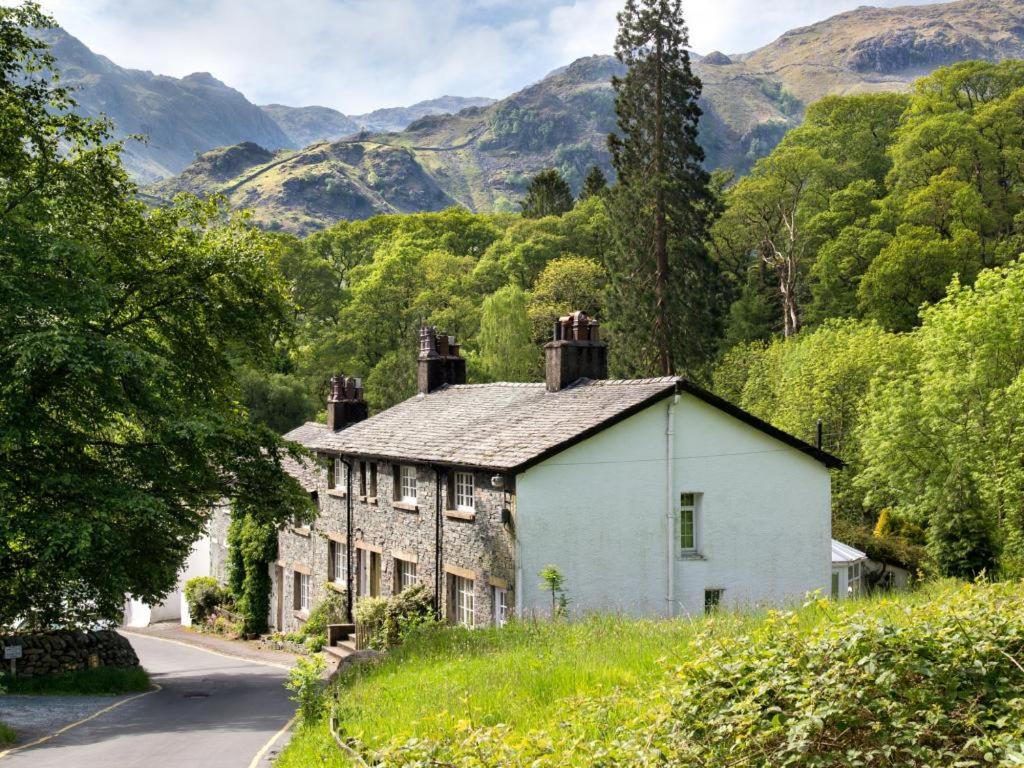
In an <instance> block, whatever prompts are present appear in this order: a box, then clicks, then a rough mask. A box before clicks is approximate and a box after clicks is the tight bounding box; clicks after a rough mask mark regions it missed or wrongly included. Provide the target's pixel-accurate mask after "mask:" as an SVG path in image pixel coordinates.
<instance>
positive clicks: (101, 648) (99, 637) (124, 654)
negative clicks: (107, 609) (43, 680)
mask: <svg viewBox="0 0 1024 768" xmlns="http://www.w3.org/2000/svg"><path fill="white" fill-rule="evenodd" d="M0 645H2V646H5V647H6V646H8V645H20V646H21V648H22V658H20V659H17V660H16V662H15V666H16V674H17V675H18V677H41V676H47V675H57V674H60V673H61V672H67V671H70V670H79V669H88V668H90V667H118V668H120V669H130V668H133V667H137V666H139V658H138V656H136V655H135V651H134V649H133V648H132V646H131V643H129V642H128V641H127V640H126V639H125V638H124V637H122V636H121V635H119V634H117V632H114V631H113V630H98V631H80V632H78V631H71V630H68V631H60V632H47V633H45V634H18V635H8V636H6V637H0ZM3 664H4V672H5V673H7V674H9V673H10V666H9V665H10V662H3Z"/></svg>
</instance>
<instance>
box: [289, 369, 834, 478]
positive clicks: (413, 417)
mask: <svg viewBox="0 0 1024 768" xmlns="http://www.w3.org/2000/svg"><path fill="white" fill-rule="evenodd" d="M677 390H683V391H687V392H690V393H691V394H694V395H696V396H698V397H700V398H701V399H703V400H705V401H706V402H709V403H711V404H712V405H714V406H716V407H718V408H721V409H723V410H726V411H727V412H729V413H731V414H732V415H734V416H737V417H738V418H741V419H743V420H744V421H747V422H748V423H750V424H751V425H753V426H754V427H756V428H758V429H761V430H762V431H765V432H767V433H768V434H771V435H772V436H773V437H776V438H778V439H781V440H783V441H785V442H787V443H789V444H790V445H793V446H794V447H796V448H798V449H799V450H802V451H804V452H806V453H809V454H810V455H812V456H814V458H816V459H818V460H819V461H822V462H823V463H825V464H826V465H827V466H840V465H841V462H839V460H838V459H836V458H835V457H832V456H829V455H828V454H826V453H824V452H822V451H819V450H818V449H816V448H814V447H813V446H810V445H807V444H806V443H804V442H802V441H800V440H797V438H795V437H793V436H791V435H787V434H785V433H783V432H781V431H779V430H777V429H775V428H774V427H772V426H770V425H768V424H766V423H764V422H762V421H760V420H759V419H757V418H755V417H754V416H751V415H750V414H748V413H746V412H745V411H742V410H740V409H739V408H736V407H735V406H732V405H730V404H728V403H726V402H725V401H724V400H721V399H720V398H717V397H715V396H714V395H712V394H711V393H709V392H706V391H705V390H703V389H700V388H699V387H697V386H696V385H693V384H692V383H691V382H689V381H687V380H686V379H682V378H679V377H675V376H668V377H663V378H656V379H631V380H600V381H597V380H590V379H581V380H580V381H578V382H576V383H575V384H573V385H572V386H570V387H567V388H565V389H563V390H561V391H559V392H548V391H547V390H546V388H545V386H544V384H508V383H499V384H461V385H455V386H447V387H443V388H441V389H439V390H437V391H435V392H431V393H430V394H428V395H417V396H415V397H412V398H410V399H408V400H406V401H404V402H402V403H399V404H398V405H396V406H394V407H392V408H389V409H388V410H386V411H383V412H381V413H378V414H377V415H375V416H372V417H371V418H369V419H367V420H366V421H363V422H360V423H358V424H354V425H352V426H351V427H348V428H347V429H344V430H341V431H340V432H331V431H328V430H326V428H324V430H323V432H321V433H320V435H319V436H318V437H317V438H315V439H314V440H313V441H312V443H311V445H310V446H309V447H310V448H312V449H313V450H320V451H327V452H332V453H342V454H348V455H354V456H366V457H372V458H378V459H385V460H388V459H390V460H398V461H412V462H417V463H423V464H439V465H444V466H456V467H471V468H476V469H485V470H493V471H498V472H506V471H513V470H515V471H522V470H524V469H526V468H527V467H529V466H532V465H533V464H536V463H538V462H540V461H543V460H544V459H546V458H548V457H549V456H552V455H554V454H556V453H559V452H560V451H563V450H565V449H566V448H568V447H569V446H571V445H573V444H574V443H577V442H579V441H581V440H584V439H586V438H587V437H590V436H591V435H593V434H595V433H597V432H599V431H601V430H602V429H605V428H607V427H609V426H611V425H612V424H615V423H617V422H619V421H621V420H623V419H625V418H628V417H629V416H632V415H633V414H635V413H638V412H639V411H641V410H643V409H644V408H647V407H648V406H650V405H652V404H653V403H655V402H657V401H659V400H661V399H663V398H665V397H668V396H669V395H671V394H672V393H673V392H675V391H677ZM307 426H308V425H307Z"/></svg>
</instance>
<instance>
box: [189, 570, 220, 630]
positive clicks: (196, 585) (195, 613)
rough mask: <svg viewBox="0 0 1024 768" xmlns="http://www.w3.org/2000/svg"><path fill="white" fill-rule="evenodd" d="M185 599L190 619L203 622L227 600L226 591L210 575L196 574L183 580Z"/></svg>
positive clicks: (198, 622) (199, 622)
mask: <svg viewBox="0 0 1024 768" xmlns="http://www.w3.org/2000/svg"><path fill="white" fill-rule="evenodd" d="M185 599H186V600H187V601H188V613H189V615H190V616H191V617H192V621H194V622H196V623H197V624H205V623H206V622H207V621H208V620H209V618H210V616H212V615H213V612H214V611H215V610H217V608H219V607H220V606H222V605H223V604H224V603H226V602H227V600H228V593H227V590H225V589H224V588H223V587H222V586H221V585H220V584H218V583H217V580H216V579H215V578H213V577H212V576H196V577H195V578H194V579H189V580H188V581H186V582H185Z"/></svg>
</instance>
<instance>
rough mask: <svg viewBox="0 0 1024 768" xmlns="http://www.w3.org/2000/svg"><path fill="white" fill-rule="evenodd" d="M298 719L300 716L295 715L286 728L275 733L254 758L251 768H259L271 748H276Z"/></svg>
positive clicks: (285, 725)
mask: <svg viewBox="0 0 1024 768" xmlns="http://www.w3.org/2000/svg"><path fill="white" fill-rule="evenodd" d="M298 717H299V716H298V715H294V716H293V717H292V719H291V720H289V721H288V722H287V723H285V724H284V728H282V729H281V730H280V731H278V732H277V733H275V734H274V735H273V736H272V737H271V739H270V741H268V742H267V743H266V744H264V745H263V747H262V748H261V749H260V751H259V752H257V753H256V757H254V758H253V759H252V762H251V763H249V768H257V766H259V764H260V761H261V760H262V759H263V758H264V757H265V756H266V754H267V752H269V751H270V748H271V747H272V746H274V743H275V742H276V741H277V740H278V739H280V738H281V737H282V736H284V735H285V734H286V733H287V732H288V729H289V728H291V727H292V726H293V725H295V721H296V720H297V719H298Z"/></svg>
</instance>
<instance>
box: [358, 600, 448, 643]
mask: <svg viewBox="0 0 1024 768" xmlns="http://www.w3.org/2000/svg"><path fill="white" fill-rule="evenodd" d="M435 621H436V617H435V615H434V596H433V593H431V592H430V590H429V589H427V587H426V585H424V584H416V585H414V586H411V587H409V588H408V589H406V590H405V591H403V592H402V593H401V594H398V595H395V596H393V597H369V598H363V599H362V600H360V601H359V602H358V603H357V604H356V623H357V624H359V625H361V626H364V627H366V630H367V632H368V633H369V636H370V647H371V648H376V649H378V650H384V649H386V648H391V647H393V646H396V645H400V644H401V642H402V640H404V639H405V637H406V636H407V635H408V634H409V633H410V632H411V631H413V630H414V629H416V628H417V627H422V626H425V625H428V624H433V623H434V622H435Z"/></svg>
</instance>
